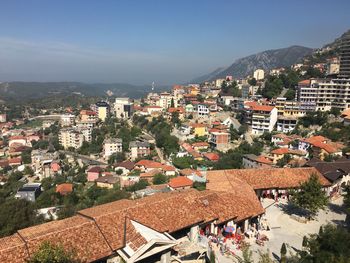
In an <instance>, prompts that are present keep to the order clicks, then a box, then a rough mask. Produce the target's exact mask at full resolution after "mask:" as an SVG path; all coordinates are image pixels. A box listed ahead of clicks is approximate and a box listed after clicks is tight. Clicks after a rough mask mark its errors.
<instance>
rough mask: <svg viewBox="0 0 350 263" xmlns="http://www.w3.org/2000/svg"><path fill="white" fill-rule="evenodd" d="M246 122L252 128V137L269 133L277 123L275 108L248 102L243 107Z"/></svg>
mask: <svg viewBox="0 0 350 263" xmlns="http://www.w3.org/2000/svg"><path fill="white" fill-rule="evenodd" d="M245 107H246V109H245V113H246V121H247V123H248V124H249V125H251V128H252V134H253V135H262V134H263V133H264V132H271V131H272V130H273V129H274V127H275V125H276V122H277V116H278V115H277V108H276V107H273V106H268V105H260V104H258V103H256V102H248V103H246V105H245Z"/></svg>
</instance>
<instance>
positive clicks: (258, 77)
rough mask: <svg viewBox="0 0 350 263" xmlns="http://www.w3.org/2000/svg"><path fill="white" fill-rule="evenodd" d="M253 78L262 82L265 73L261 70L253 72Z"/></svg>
mask: <svg viewBox="0 0 350 263" xmlns="http://www.w3.org/2000/svg"><path fill="white" fill-rule="evenodd" d="M253 77H254V78H255V79H256V80H263V79H264V77H265V72H264V70H263V69H257V70H255V71H254V74H253Z"/></svg>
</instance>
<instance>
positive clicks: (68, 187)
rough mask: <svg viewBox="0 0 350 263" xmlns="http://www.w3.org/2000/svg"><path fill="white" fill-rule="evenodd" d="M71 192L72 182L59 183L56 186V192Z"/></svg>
mask: <svg viewBox="0 0 350 263" xmlns="http://www.w3.org/2000/svg"><path fill="white" fill-rule="evenodd" d="M71 192H73V184H68V183H64V184H59V185H57V186H56V193H60V194H61V195H66V194H69V193H71Z"/></svg>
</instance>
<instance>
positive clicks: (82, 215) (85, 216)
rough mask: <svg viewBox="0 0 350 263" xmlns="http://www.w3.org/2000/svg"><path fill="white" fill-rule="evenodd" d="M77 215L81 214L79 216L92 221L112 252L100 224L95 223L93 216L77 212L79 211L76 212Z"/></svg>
mask: <svg viewBox="0 0 350 263" xmlns="http://www.w3.org/2000/svg"><path fill="white" fill-rule="evenodd" d="M77 215H78V216H81V217H83V218H86V219H89V220H90V221H92V222H93V223H94V224H95V225H96V227H97V229H98V231H99V232H100V233H101V235H102V237H103V239H104V240H105V242H106V244H107V246H108V247H109V249H110V250H111V251H112V252H113V251H114V250H113V248H112V247H111V245H110V244H109V242H108V240H107V238H106V236H105V235H104V234H103V232H102V230H101V228H100V226H99V225H98V224H97V222H96V220H95V219H94V218H92V217H90V216H88V215H84V214H81V213H79V211H78V212H77Z"/></svg>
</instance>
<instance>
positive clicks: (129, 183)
mask: <svg viewBox="0 0 350 263" xmlns="http://www.w3.org/2000/svg"><path fill="white" fill-rule="evenodd" d="M349 48H350V38H349V37H348V38H346V39H344V40H343V42H342V48H341V51H340V53H339V56H334V55H333V56H329V57H327V58H326V61H325V62H314V61H313V59H312V57H311V58H310V57H307V58H305V59H304V60H303V61H302V62H300V63H298V64H294V65H292V66H291V67H285V68H275V69H272V70H270V71H269V72H266V71H264V70H263V69H256V70H254V71H253V72H252V74H251V75H249V76H247V77H246V78H242V79H241V78H235V77H234V76H226V77H225V78H220V79H215V80H212V81H205V82H203V83H191V84H186V85H183V84H182V85H174V86H173V87H172V88H171V90H165V91H156V90H154V89H153V88H152V89H151V88H150V92H149V94H148V95H147V96H146V97H143V98H140V99H130V98H128V97H113V96H107V97H104V98H99V99H96V100H95V101H94V102H93V103H90V104H87V103H85V104H80V105H72V106H70V107H65V108H64V107H62V108H50V107H46V108H40V109H38V108H34V107H32V106H30V105H28V106H26V107H25V111H23V112H21V113H20V116H21V117H19V116H18V114H17V116H16V115H15V114H14V112H13V108H10V107H7V106H3V105H2V106H1V114H0V138H1V139H0V201H1V203H2V205H1V211H0V213H1V214H2V215H1V216H0V218H1V220H0V221H1V222H0V227H1V228H0V229H1V231H0V235H1V237H2V238H1V239H0V262H14V263H17V262H18V263H20V262H21V263H22V262H27V260H28V259H29V258H30V257H31V256H32V255H33V254H35V253H36V251H37V250H38V248H39V247H40V246H41V244H42V242H53V243H60V244H62V246H63V247H64V248H65V249H68V248H69V249H74V251H75V253H76V255H77V257H78V259H79V260H80V261H81V262H108V263H117V262H128V263H132V262H162V263H170V262H220V263H225V262H258V261H259V257H263V256H265V257H266V256H267V257H271V259H270V260H271V261H266V262H277V261H278V262H287V261H282V259H285V258H286V257H289V256H290V257H292V256H294V257H298V255H296V254H297V252H298V251H299V252H300V251H306V250H305V247H306V246H307V245H306V244H305V243H304V241H305V238H304V236H308V235H310V234H317V233H318V231H319V229H320V227H321V226H323V225H326V224H328V223H333V224H338V225H341V226H343V227H345V226H346V222H347V216H348V213H349V210H347V209H349V208H344V206H345V205H346V201H345V200H348V201H347V202H348V204H349V200H350V197H349V194H350V190H349V187H350V49H349ZM328 53H329V54H332V53H331V52H330V50H328V49H327V48H323V49H319V50H317V51H315V54H318V55H320V54H321V55H322V54H328ZM303 194H304V195H303ZM308 194H309V195H308ZM313 194H314V195H313ZM310 196H311V197H310ZM312 198H314V199H315V198H317V200H312ZM310 199H311V201H310ZM10 218H16V220H14V221H11V220H9V219H10ZM10 221H11V222H10ZM328 227H330V226H328ZM281 247H284V249H283V250H286V251H287V252H282V249H281ZM299 252H298V253H299ZM247 253H248V255H250V257H251V258H252V260H254V261H239V260H240V259H242V258H244V257H247ZM305 253H306V252H305ZM272 254H274V255H276V256H277V258H276V257H275V258H273V256H272ZM301 254H302V253H301ZM348 259H349V258H345V261H342V262H348V261H347V260H348ZM274 260H277V261H274ZM259 262H262V261H259ZM294 262H296V261H294ZM310 262H318V261H310ZM322 262H323V261H322ZM329 262H336V261H329Z"/></svg>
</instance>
